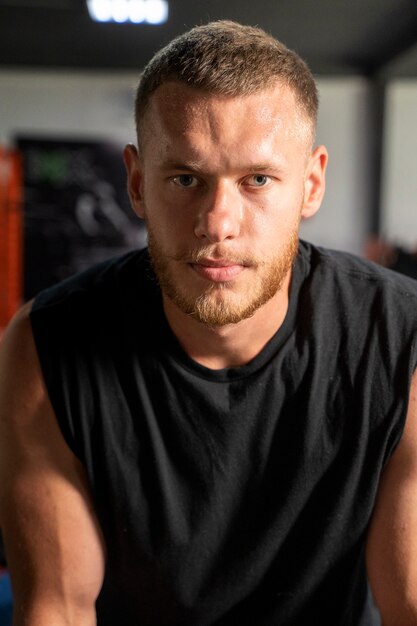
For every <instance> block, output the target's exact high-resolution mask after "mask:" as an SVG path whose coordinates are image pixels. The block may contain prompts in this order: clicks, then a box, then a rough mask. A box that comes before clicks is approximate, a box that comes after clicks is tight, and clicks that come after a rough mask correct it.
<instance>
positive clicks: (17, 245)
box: [0, 147, 23, 336]
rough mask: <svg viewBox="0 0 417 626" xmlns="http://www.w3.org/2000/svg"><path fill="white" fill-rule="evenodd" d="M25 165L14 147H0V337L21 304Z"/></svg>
mask: <svg viewBox="0 0 417 626" xmlns="http://www.w3.org/2000/svg"><path fill="white" fill-rule="evenodd" d="M22 283H23V210H22V166H21V158H20V156H19V154H18V153H17V152H16V151H15V150H10V149H6V148H2V147H0V336H1V333H2V331H3V330H4V327H5V326H6V325H7V324H8V322H9V321H10V319H11V317H12V316H13V314H14V313H15V312H16V310H17V309H18V307H19V306H20V305H21V303H22V293H23V284H22Z"/></svg>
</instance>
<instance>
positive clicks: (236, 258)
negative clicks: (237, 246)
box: [170, 246, 264, 266]
mask: <svg viewBox="0 0 417 626" xmlns="http://www.w3.org/2000/svg"><path fill="white" fill-rule="evenodd" d="M170 258H171V259H172V260H173V261H181V262H183V263H200V262H201V261H202V260H203V259H213V260H214V261H215V260H217V259H219V260H220V259H221V260H227V261H228V262H229V263H234V264H236V265H245V266H253V265H262V263H263V262H264V261H263V260H262V259H258V258H256V257H254V256H253V255H248V254H244V253H239V252H237V251H233V250H230V249H227V248H225V247H224V246H203V247H201V248H196V249H194V250H179V251H178V252H176V253H175V254H172V255H170Z"/></svg>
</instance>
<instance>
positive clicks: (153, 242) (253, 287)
mask: <svg viewBox="0 0 417 626" xmlns="http://www.w3.org/2000/svg"><path fill="white" fill-rule="evenodd" d="M147 230H148V250H149V256H150V260H151V264H152V267H153V269H154V272H155V274H156V277H157V280H158V283H159V285H160V287H161V290H162V293H163V294H164V295H165V296H167V297H168V298H169V299H170V300H171V301H172V302H173V303H174V304H175V305H176V306H177V307H178V308H179V309H180V311H182V312H183V313H185V314H186V315H189V316H191V317H192V318H193V319H195V320H197V321H198V322H200V323H202V324H205V325H206V326H210V327H220V326H226V325H228V324H237V323H239V322H241V321H242V320H244V319H248V318H249V317H252V316H253V315H254V313H255V312H256V311H257V310H258V309H259V308H260V307H262V306H263V305H264V304H266V303H267V302H268V301H269V300H271V298H273V297H274V296H275V295H276V293H277V292H278V291H279V290H280V289H281V288H282V286H283V283H284V281H285V278H286V277H287V275H288V273H289V272H290V270H291V268H292V265H293V263H294V259H295V257H296V255H297V251H298V224H297V225H296V226H294V228H293V230H292V231H291V233H290V237H289V238H288V240H287V242H286V244H285V246H284V247H283V248H282V249H281V250H280V252H279V254H277V255H276V256H274V257H272V258H271V259H268V260H265V259H264V258H262V259H260V258H257V257H254V256H245V257H244V256H242V255H240V256H239V255H235V254H234V255H231V254H230V253H229V252H228V250H226V249H225V248H224V247H223V246H222V245H221V244H220V245H211V246H205V247H200V248H198V250H193V251H188V252H187V251H184V252H179V253H176V254H169V253H167V252H165V251H164V250H163V249H162V246H161V245H160V244H159V242H158V241H157V238H156V236H155V235H154V233H153V231H152V228H151V227H150V225H149V223H147ZM204 257H211V258H227V259H228V260H229V261H232V262H234V263H236V264H238V265H243V266H245V267H246V268H249V269H247V270H244V272H245V271H248V272H251V273H252V271H253V275H254V280H252V281H250V282H248V283H247V285H246V288H244V287H242V288H241V289H237V288H236V287H235V285H234V281H230V282H224V283H217V282H216V283H214V282H213V283H209V284H208V285H207V287H206V288H204V289H203V290H202V291H201V292H200V293H198V294H194V295H193V293H191V292H190V291H189V290H187V288H186V287H185V286H184V285H183V284H182V283H181V277H180V276H178V275H177V273H176V271H175V266H176V264H177V263H178V262H179V263H180V264H181V265H186V264H192V263H198V262H199V261H200V260H201V259H202V258H204Z"/></svg>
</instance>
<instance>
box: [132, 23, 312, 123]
mask: <svg viewBox="0 0 417 626" xmlns="http://www.w3.org/2000/svg"><path fill="white" fill-rule="evenodd" d="M168 81H179V82H182V83H184V84H186V85H188V86H190V87H195V88H197V89H201V90H204V91H207V92H208V93H212V94H215V95H225V96H244V95H249V94H251V93H254V92H256V91H260V90H262V89H265V88H267V87H269V86H271V85H272V84H273V83H274V82H276V81H281V82H282V83H283V84H286V85H288V86H289V87H290V88H291V89H292V90H293V92H294V94H295V97H296V101H297V103H298V104H299V106H300V108H301V110H302V111H303V113H304V114H305V115H306V117H307V119H309V120H310V122H311V126H312V132H313V135H314V133H315V127H316V123H317V110H318V94H317V87H316V84H315V81H314V78H313V75H312V73H311V72H310V70H309V68H308V66H307V64H306V63H305V62H304V61H303V60H302V59H301V58H300V57H299V56H298V54H296V53H295V52H294V51H292V50H290V49H289V48H287V47H286V46H285V45H284V44H283V43H281V42H280V41H278V40H277V39H275V38H274V37H272V36H271V35H269V34H267V33H266V32H265V31H263V30H262V29H260V28H257V27H254V26H243V25H242V24H238V23H236V22H231V21H227V20H221V21H218V22H210V23H209V24H205V25H203V26H196V27H195V28H192V29H191V30H190V31H188V32H186V33H184V34H183V35H180V36H179V37H176V38H175V39H173V40H172V41H171V42H170V43H169V44H168V45H167V46H165V47H164V48H162V49H161V50H160V51H159V52H157V53H156V54H155V56H154V57H153V58H152V59H151V60H150V61H149V63H148V64H147V66H146V67H145V69H144V71H143V74H142V76H141V79H140V82H139V86H138V89H137V92H136V102H135V120H136V128H137V131H138V132H139V127H140V123H141V120H142V118H143V115H144V113H145V110H146V107H147V105H148V102H149V98H150V96H151V95H152V93H153V92H154V91H155V90H156V89H157V88H158V87H159V86H160V85H162V84H163V83H165V82H168Z"/></svg>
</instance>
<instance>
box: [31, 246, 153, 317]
mask: <svg viewBox="0 0 417 626" xmlns="http://www.w3.org/2000/svg"><path fill="white" fill-rule="evenodd" d="M147 259H148V257H147V253H146V250H139V251H133V252H129V253H127V254H124V255H121V256H118V257H114V258H111V259H108V260H106V261H103V262H101V263H98V264H96V265H93V266H92V267H90V268H88V269H86V270H84V271H82V272H80V273H77V274H75V275H74V276H71V277H69V278H67V279H65V280H63V281H62V282H60V283H58V284H56V285H54V286H52V287H50V288H48V289H45V290H43V291H42V292H40V293H39V294H38V295H37V296H36V298H35V299H34V303H33V309H32V313H34V312H36V311H38V310H39V309H44V308H47V307H49V306H53V305H59V304H61V303H62V302H63V301H65V303H66V304H68V300H71V299H74V300H76V299H78V298H80V297H84V298H88V297H90V296H91V297H93V298H97V297H99V296H100V294H102V295H103V296H107V297H111V296H112V295H113V294H115V293H116V292H117V290H118V289H120V287H121V286H122V285H123V284H124V283H125V282H127V283H129V282H130V281H131V280H132V277H133V276H134V277H135V278H139V277H140V276H142V275H144V274H145V272H146V267H147Z"/></svg>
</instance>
